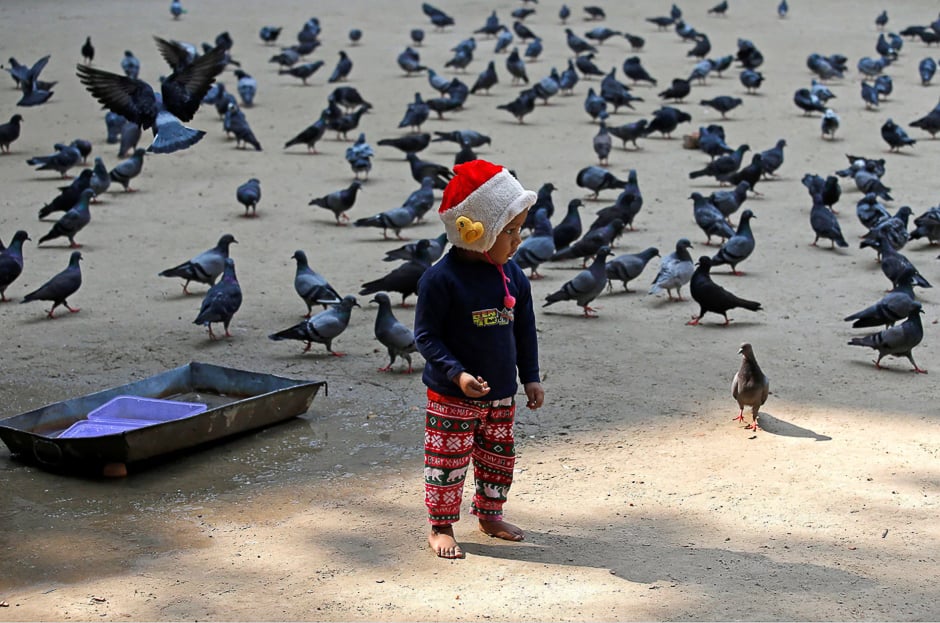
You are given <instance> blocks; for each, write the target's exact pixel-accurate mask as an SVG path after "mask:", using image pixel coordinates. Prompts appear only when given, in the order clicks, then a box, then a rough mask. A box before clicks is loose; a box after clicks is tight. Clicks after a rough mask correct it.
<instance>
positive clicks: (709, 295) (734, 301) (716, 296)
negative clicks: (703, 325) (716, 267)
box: [686, 255, 761, 326]
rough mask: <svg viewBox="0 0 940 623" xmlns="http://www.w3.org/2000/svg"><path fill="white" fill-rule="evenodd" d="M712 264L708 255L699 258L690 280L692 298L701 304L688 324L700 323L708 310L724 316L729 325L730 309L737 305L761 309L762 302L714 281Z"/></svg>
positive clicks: (756, 309) (751, 309) (754, 309)
mask: <svg viewBox="0 0 940 623" xmlns="http://www.w3.org/2000/svg"><path fill="white" fill-rule="evenodd" d="M711 266H712V260H711V258H710V257H708V256H707V255H703V256H702V257H700V258H699V260H698V267H697V268H696V269H695V272H694V273H693V274H692V280H691V281H690V282H689V290H690V291H691V292H692V298H693V299H694V300H695V302H696V303H698V305H699V314H698V316H693V317H692V320H690V321H688V322H687V323H686V324H687V325H693V326H694V325H697V324H699V322H701V320H702V317H703V316H704V315H705V314H706V313H708V312H712V313H714V314H721V315H722V316H724V317H725V322H724V324H725V325H727V324H729V323H730V322H731V319H730V318H728V311H729V310H731V309H734V308H735V307H743V308H744V309H749V310H750V311H755V312H756V311H759V310H760V309H761V304H760V303H758V302H757V301H749V300H747V299H743V298H740V297H738V296H735V295H734V294H732V293H731V292H728V291H727V290H725V289H724V288H722V287H721V286H719V285H718V284H717V283H715V282H714V281H712V278H711V274H710V272H709V271H710V270H711Z"/></svg>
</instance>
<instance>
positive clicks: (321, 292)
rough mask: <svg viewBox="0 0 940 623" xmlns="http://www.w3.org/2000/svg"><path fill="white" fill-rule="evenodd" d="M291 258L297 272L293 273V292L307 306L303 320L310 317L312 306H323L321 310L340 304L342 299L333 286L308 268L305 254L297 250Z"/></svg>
mask: <svg viewBox="0 0 940 623" xmlns="http://www.w3.org/2000/svg"><path fill="white" fill-rule="evenodd" d="M291 258H292V259H294V260H296V262H297V270H296V272H295V273H294V291H295V292H297V295H298V296H299V297H300V298H301V299H303V301H304V303H306V305H307V313H306V315H305V316H304V318H309V317H310V316H311V314H312V310H313V306H314V305H323V309H326V308H327V306H328V305H333V304H336V303H339V302H340V300H341V299H342V297H341V296H340V295H339V293H338V292H337V291H336V290H335V289H334V288H333V286H331V285H330V284H329V283H328V282H327V280H326V279H325V278H324V277H323V276H322V275H321V274H320V273H318V272H316V271H315V270H313V269H312V268H310V264H309V263H308V261H307V254H306V253H304V252H303V251H301V250H299V249H298V250H297V251H294V254H293V255H292V256H291Z"/></svg>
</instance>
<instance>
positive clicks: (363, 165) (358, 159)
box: [346, 132, 375, 180]
mask: <svg viewBox="0 0 940 623" xmlns="http://www.w3.org/2000/svg"><path fill="white" fill-rule="evenodd" d="M374 155H375V152H374V151H373V149H372V146H371V145H369V143H367V142H366V134H365V132H360V133H359V137H358V138H357V139H356V142H355V143H353V144H352V145H351V146H349V147H347V148H346V162H348V163H349V167H350V168H351V169H352V171H353V174H354V175H355V176H356V179H357V180H358V179H359V175H360V174H363V177H364V178H365V179H369V171H371V170H372V156H374Z"/></svg>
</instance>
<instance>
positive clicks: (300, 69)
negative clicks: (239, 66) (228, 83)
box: [239, 60, 325, 85]
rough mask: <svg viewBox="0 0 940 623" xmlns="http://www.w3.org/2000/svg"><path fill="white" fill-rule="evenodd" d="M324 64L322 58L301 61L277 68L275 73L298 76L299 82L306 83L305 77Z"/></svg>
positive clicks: (308, 76)
mask: <svg viewBox="0 0 940 623" xmlns="http://www.w3.org/2000/svg"><path fill="white" fill-rule="evenodd" d="M324 64H325V63H324V62H323V61H322V60H317V61H314V62H312V63H301V64H300V65H294V66H293V67H289V68H287V69H279V70H278V72H277V73H278V75H280V76H283V75H289V76H293V77H295V78H300V80H301V82H303V84H304V85H306V84H307V79H308V78H310V76H312V75H313V74H315V73H317V70H318V69H320V68H321V67H323V65H324ZM239 84H241V80H239Z"/></svg>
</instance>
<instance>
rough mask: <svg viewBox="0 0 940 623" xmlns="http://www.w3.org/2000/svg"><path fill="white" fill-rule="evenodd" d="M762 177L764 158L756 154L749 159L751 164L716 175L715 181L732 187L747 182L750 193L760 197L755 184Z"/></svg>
mask: <svg viewBox="0 0 940 623" xmlns="http://www.w3.org/2000/svg"><path fill="white" fill-rule="evenodd" d="M763 175H764V156H763V155H762V154H760V153H756V154H754V155H753V156H752V157H751V163H750V164H749V165H747V166H745V167H742V168H740V169H738V170H737V171H733V172H731V173H728V174H725V175H718V176H716V179H717V180H718V182H719V183H721V182H724V183H727V184H732V185H737V184H740V183H741V182H747V183H748V184H750V186H751V187H750V191H751V192H752V193H754V194H755V195H760V194H761V193H760V192H758V190H757V182H759V181H760V179H761V177H763Z"/></svg>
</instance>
